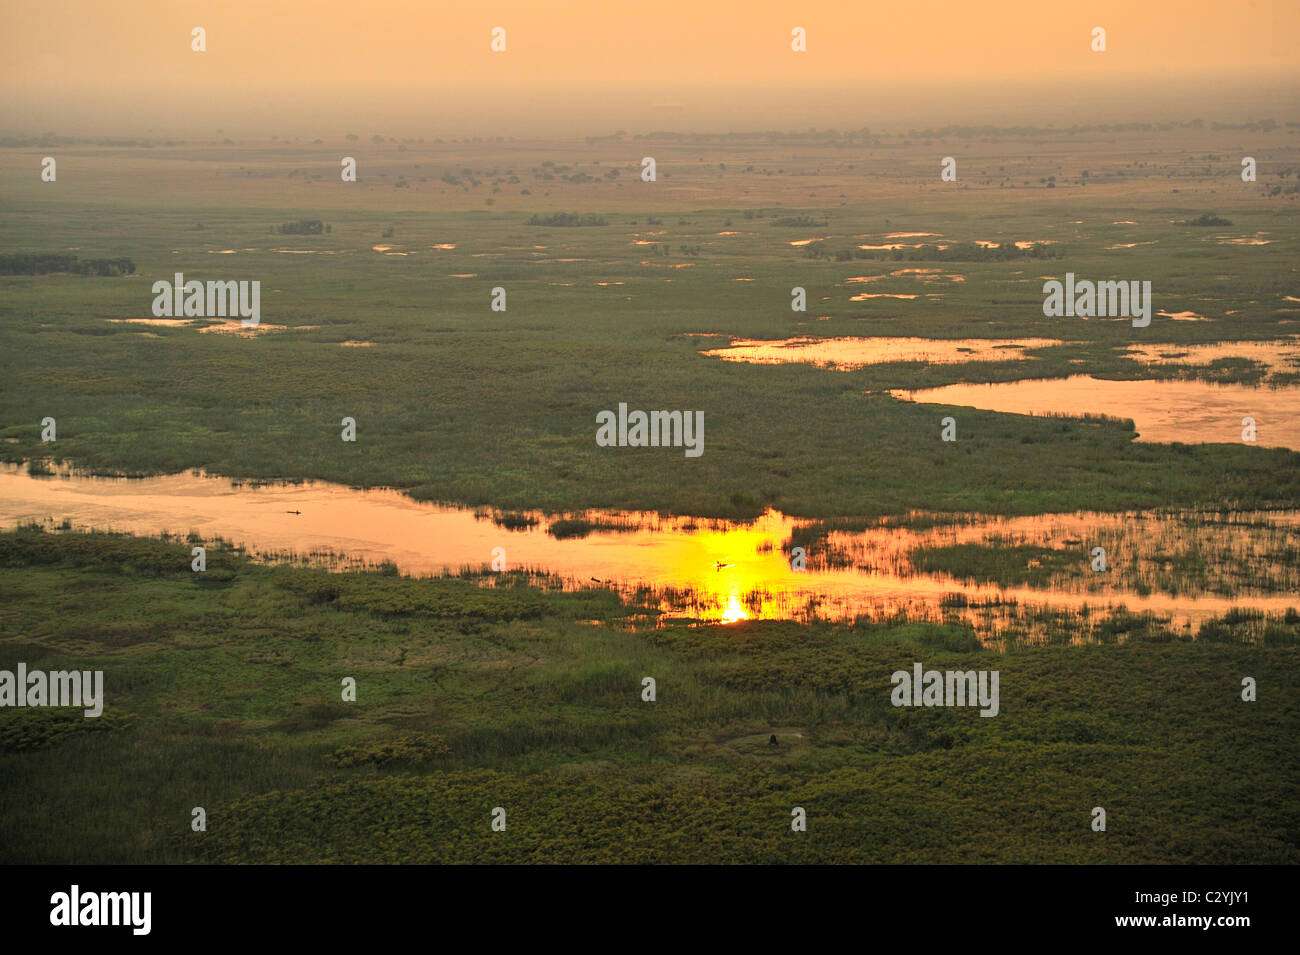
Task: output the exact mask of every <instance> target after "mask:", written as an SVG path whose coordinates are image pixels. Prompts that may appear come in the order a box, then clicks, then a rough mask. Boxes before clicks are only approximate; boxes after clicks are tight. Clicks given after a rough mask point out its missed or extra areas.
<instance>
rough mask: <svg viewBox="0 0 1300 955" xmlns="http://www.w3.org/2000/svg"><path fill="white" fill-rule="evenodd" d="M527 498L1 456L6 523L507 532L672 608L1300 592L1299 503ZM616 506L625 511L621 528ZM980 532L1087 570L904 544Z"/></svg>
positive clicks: (565, 577) (273, 534) (550, 565)
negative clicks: (943, 565) (981, 508)
mask: <svg viewBox="0 0 1300 955" xmlns="http://www.w3.org/2000/svg"><path fill="white" fill-rule="evenodd" d="M532 516H534V517H536V519H537V522H538V523H537V524H536V525H534V526H530V527H526V528H523V529H520V530H507V529H506V528H505V527H504V526H501V525H499V524H497V523H496V522H494V520H493V519H492V517H493V515H491V514H490V513H488V512H485V511H481V512H477V513H476V512H474V511H471V510H467V509H460V508H453V507H446V506H439V505H434V504H427V503H421V502H418V501H414V500H412V499H410V498H409V497H406V496H405V495H403V494H401V493H399V492H397V491H391V490H368V491H358V490H352V489H349V488H345V487H341V486H338V485H332V484H322V483H312V482H306V483H301V484H287V485H263V486H254V485H239V486H236V485H234V484H232V482H231V481H229V480H226V479H222V478H216V477H208V476H202V475H196V474H190V473H184V474H175V475H169V476H164V477H154V478H146V479H143V480H128V479H120V478H118V479H114V478H89V477H76V476H68V475H61V476H56V477H32V476H30V475H29V474H28V473H27V471H26V470H25V469H22V468H20V467H17V466H14V465H4V466H3V467H0V524H2V525H3V526H6V527H12V526H14V525H16V524H23V523H29V522H39V523H42V524H44V525H46V526H47V527H57V526H59V525H61V524H62V522H64V521H65V520H66V521H67V522H68V523H69V524H70V525H71V526H72V527H73V528H76V529H88V528H92V529H102V530H115V531H123V532H130V533H134V534H139V535H158V534H162V533H170V534H173V535H182V536H183V535H186V534H188V533H190V532H191V531H192V532H194V533H197V534H198V535H199V536H200V537H201V538H202V539H203V540H204V541H207V542H213V541H215V540H217V539H221V540H224V541H227V542H229V543H231V544H234V545H236V546H241V547H244V548H246V549H247V550H248V551H250V552H251V553H254V554H257V555H261V556H265V557H287V556H291V555H297V556H298V557H306V558H311V559H312V560H313V561H315V562H319V563H323V564H326V565H329V566H334V567H346V566H356V565H365V564H372V565H373V564H379V563H380V562H383V561H392V562H394V563H395V564H396V565H397V567H398V568H399V569H400V570H401V571H402V572H403V573H407V574H411V575H417V576H418V575H431V574H440V573H445V572H452V573H455V572H457V571H460V570H462V569H471V570H475V571H486V570H487V569H488V567H489V565H490V563H491V561H492V558H493V549H494V548H498V547H500V548H504V549H505V555H506V562H507V569H509V570H533V571H536V572H538V573H545V574H548V575H553V576H554V577H557V578H559V579H561V580H562V581H563V586H565V587H566V588H567V589H576V588H581V587H591V586H613V587H616V588H617V589H619V590H620V591H621V592H623V593H625V594H628V595H630V596H632V597H635V598H637V599H640V600H643V601H648V602H649V603H650V605H652V606H657V607H658V608H659V609H660V610H661V611H663V612H664V613H666V614H668V615H669V616H677V617H687V618H692V619H703V620H721V621H726V622H735V621H739V620H747V619H764V618H782V619H811V618H814V617H817V618H823V619H835V620H849V619H853V618H855V617H858V616H871V617H875V618H880V617H883V616H889V615H893V614H897V613H900V612H901V613H906V614H908V615H909V616H912V617H915V618H922V619H941V618H945V617H951V616H952V614H953V613H954V612H956V613H958V615H961V616H965V617H967V618H968V619H969V618H971V617H973V616H975V615H978V614H979V613H981V612H984V613H987V608H988V607H1005V606H1007V605H1010V604H1015V605H1017V606H1042V607H1049V608H1056V609H1059V610H1062V611H1069V612H1078V611H1085V612H1086V610H1087V609H1093V610H1102V609H1104V608H1106V607H1113V606H1118V605H1123V606H1125V607H1127V609H1128V610H1130V611H1133V612H1143V611H1149V612H1152V613H1158V614H1163V615H1165V616H1167V617H1168V618H1169V619H1170V620H1171V621H1172V622H1174V623H1175V624H1177V625H1180V626H1188V625H1191V624H1192V623H1195V622H1197V621H1200V620H1204V619H1206V618H1207V617H1210V616H1215V615H1220V614H1223V613H1225V612H1226V611H1227V610H1229V609H1231V608H1233V607H1249V608H1254V609H1260V610H1264V611H1267V612H1269V613H1273V614H1280V613H1282V612H1283V611H1285V610H1286V609H1287V608H1288V607H1292V606H1300V598H1298V597H1297V596H1296V595H1297V592H1298V591H1300V587H1297V583H1298V582H1300V568H1298V567H1297V566H1296V562H1295V561H1294V560H1293V559H1291V558H1288V557H1287V556H1286V555H1287V554H1290V555H1294V553H1295V552H1296V548H1297V547H1298V546H1300V512H1296V511H1289V512H1281V513H1276V514H1247V515H1240V516H1239V518H1238V519H1237V520H1236V521H1235V522H1232V523H1227V524H1225V523H1223V522H1222V521H1220V520H1217V519H1209V518H1202V517H1197V516H1188V515H1158V514H1145V515H1090V514H1076V515H1070V514H1065V515H1059V514H1058V515H1042V516H1037V517H1021V518H992V517H983V516H978V515H966V516H963V515H949V516H948V521H949V522H948V523H940V524H938V525H937V526H936V525H933V524H931V523H927V522H925V521H922V522H920V523H917V524H915V526H893V525H891V524H882V523H878V524H875V525H873V526H867V527H865V529H852V530H829V531H828V530H826V529H823V528H821V527H820V525H811V524H810V522H808V521H803V520H796V519H793V518H790V517H788V516H786V515H783V514H780V513H779V512H776V511H769V512H767V513H766V514H765V515H763V516H762V517H761V518H759V519H758V520H755V521H753V522H750V523H732V522H726V521H706V520H702V519H698V518H690V517H663V516H659V515H655V514H640V513H623V514H612V513H606V512H589V513H588V514H586V515H584V516H585V517H587V518H588V519H591V520H597V519H598V520H599V521H600V522H602V523H603V524H604V525H606V527H605V528H603V529H601V530H598V531H595V532H593V533H590V534H589V535H588V536H586V537H565V538H562V539H557V538H556V537H555V536H553V535H551V534H549V533H547V529H548V528H549V527H550V526H551V524H552V523H553V522H554V518H548V517H546V516H545V515H541V514H536V515H532ZM569 516H570V518H572V517H574V516H575V515H569ZM954 520H955V521H956V522H955V523H952V521H954ZM616 524H621V525H622V527H623V528H624V529H622V530H615V529H609V526H610V525H616ZM1126 534H1127V535H1128V536H1125V535H1126ZM1099 540H1100V541H1102V542H1103V544H1104V545H1105V546H1107V547H1108V550H1109V552H1110V553H1111V554H1112V558H1111V560H1112V562H1113V563H1115V565H1116V572H1115V573H1113V574H1111V575H1107V576H1104V577H1098V576H1096V575H1090V574H1087V573H1085V572H1084V571H1085V570H1086V562H1087V553H1088V549H1089V547H1090V546H1092V544H1094V543H1095V542H1096V541H1099ZM971 541H975V542H985V543H991V544H993V545H995V546H1002V544H1004V543H1021V542H1031V543H1037V544H1041V545H1045V546H1050V547H1053V548H1058V549H1059V548H1068V549H1070V552H1071V553H1076V552H1077V555H1078V561H1077V562H1073V561H1072V562H1070V566H1077V568H1078V569H1079V572H1078V573H1077V574H1061V575H1058V576H1057V577H1055V578H1053V579H1052V580H1050V581H1048V582H1047V583H1046V584H1045V585H1042V586H1035V587H1030V586H1014V587H998V586H995V585H993V584H989V583H981V582H977V581H969V580H959V579H956V578H954V577H952V576H949V575H946V574H937V573H919V572H918V571H917V570H916V569H915V568H914V567H913V566H912V563H911V560H910V557H909V555H910V554H911V553H912V552H913V551H914V550H915V549H916V548H918V547H933V546H943V545H946V544H950V543H961V542H971ZM801 545H802V546H805V548H806V560H807V565H806V569H803V570H800V569H797V567H792V560H791V558H792V548H793V547H794V546H801ZM1144 548H1145V551H1144ZM1180 550H1183V551H1197V552H1200V551H1203V552H1206V553H1213V554H1222V555H1224V561H1225V566H1227V565H1232V566H1237V565H1240V566H1241V567H1244V568H1245V572H1243V573H1242V574H1241V575H1239V576H1237V577H1231V576H1230V575H1228V579H1229V580H1230V582H1231V586H1229V587H1227V588H1226V589H1225V588H1224V587H1222V586H1219V585H1218V583H1216V582H1221V581H1222V580H1223V579H1225V574H1224V573H1223V572H1222V570H1218V571H1216V570H1215V568H1214V567H1213V566H1211V567H1210V568H1209V570H1210V573H1209V575H1208V576H1207V577H1205V578H1204V579H1201V578H1198V577H1197V576H1196V575H1195V574H1182V575H1178V574H1175V575H1174V576H1173V577H1172V578H1171V579H1172V580H1173V582H1174V583H1173V585H1172V586H1166V585H1165V584H1164V583H1162V578H1161V576H1160V575H1161V570H1160V567H1161V565H1162V562H1163V561H1164V560H1165V558H1164V556H1163V555H1164V554H1165V552H1168V553H1171V554H1172V553H1175V552H1179V551H1180ZM1126 555H1127V556H1126ZM1144 560H1145V561H1146V562H1147V563H1146V564H1143V563H1142V561H1144ZM1126 568H1127V569H1126ZM1162 587H1163V588H1164V589H1165V590H1168V591H1170V592H1161V588H1162ZM954 595H957V596H958V597H959V599H957V600H954ZM954 607H958V608H968V609H966V610H959V611H954ZM980 608H984V610H983V611H981V609H980Z"/></svg>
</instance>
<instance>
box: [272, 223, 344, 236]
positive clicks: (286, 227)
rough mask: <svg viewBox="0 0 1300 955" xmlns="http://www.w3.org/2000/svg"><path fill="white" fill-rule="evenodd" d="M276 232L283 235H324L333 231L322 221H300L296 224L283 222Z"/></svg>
mask: <svg viewBox="0 0 1300 955" xmlns="http://www.w3.org/2000/svg"><path fill="white" fill-rule="evenodd" d="M275 231H276V232H278V233H280V234H281V235H324V234H325V233H326V232H331V231H333V229H332V227H331V226H328V225H326V224H325V223H324V222H322V221H321V220H320V219H299V220H297V221H296V222H282V223H280V225H279V226H277V227H276V230H275Z"/></svg>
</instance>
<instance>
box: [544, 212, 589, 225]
mask: <svg viewBox="0 0 1300 955" xmlns="http://www.w3.org/2000/svg"><path fill="white" fill-rule="evenodd" d="M528 224H529V225H553V226H576V225H581V226H597V225H608V224H609V223H608V222H607V221H606V220H605V217H604V216H598V215H578V214H577V213H576V212H557V213H555V214H554V215H548V216H547V215H533V216H532V217H530V218H529V220H528Z"/></svg>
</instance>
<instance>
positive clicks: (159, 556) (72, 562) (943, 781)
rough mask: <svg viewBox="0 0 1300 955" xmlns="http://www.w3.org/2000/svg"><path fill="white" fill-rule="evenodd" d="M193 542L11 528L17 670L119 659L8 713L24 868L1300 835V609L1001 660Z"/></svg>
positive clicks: (1098, 845)
mask: <svg viewBox="0 0 1300 955" xmlns="http://www.w3.org/2000/svg"><path fill="white" fill-rule="evenodd" d="M188 560H189V553H188V549H187V546H186V545H184V544H182V543H181V542H179V541H177V540H170V541H168V540H136V539H132V538H124V537H114V536H105V535H79V534H47V533H40V532H38V531H34V530H30V529H27V530H21V531H18V532H11V533H7V534H3V535H0V589H3V591H4V593H5V594H6V614H5V615H4V616H3V617H2V618H0V668H7V669H11V670H12V669H13V668H14V667H16V665H17V663H18V662H19V661H22V662H25V663H27V664H28V666H29V667H40V668H42V669H63V668H71V667H76V668H82V669H87V668H89V669H102V670H103V671H104V686H105V691H104V692H105V710H104V714H105V715H104V716H103V717H101V718H100V719H98V720H94V719H84V718H82V717H80V715H77V716H75V717H72V716H70V715H69V714H68V713H67V712H65V711H61V710H39V711H38V710H28V711H26V712H25V713H23V714H21V716H20V718H19V719H14V716H15V714H13V713H6V714H5V716H4V718H3V720H0V727H3V732H2V733H0V776H3V778H4V779H5V780H6V782H7V785H6V786H4V787H2V788H0V861H3V862H5V863H14V862H49V863H67V862H73V861H75V862H83V863H131V862H185V861H195V862H204V861H210V862H286V863H297V862H321V861H328V862H434V861H440V862H484V861H495V862H648V861H673V862H720V861H730V862H836V863H843V862H977V861H995V862H1087V863H1115V862H1129V863H1157V862H1228V863H1246V862H1277V863H1291V864H1294V863H1295V862H1297V861H1300V839H1298V838H1297V833H1300V799H1298V798H1297V795H1296V793H1297V785H1296V784H1297V781H1298V780H1297V768H1296V763H1295V761H1294V760H1293V759H1290V758H1289V755H1288V754H1289V751H1288V749H1287V746H1288V745H1289V744H1285V743H1283V742H1281V741H1285V740H1291V739H1294V738H1295V735H1296V733H1297V732H1300V708H1298V707H1297V706H1296V705H1295V700H1296V699H1297V691H1300V666H1297V664H1300V656H1298V654H1300V650H1297V648H1296V646H1295V641H1294V635H1295V632H1296V631H1297V630H1300V617H1297V618H1296V619H1295V620H1294V621H1292V623H1291V624H1289V625H1288V626H1289V628H1290V629H1289V632H1290V633H1291V634H1292V640H1291V642H1290V643H1287V644H1285V645H1274V644H1271V643H1268V642H1263V643H1259V644H1256V643H1248V642H1241V641H1240V640H1238V639H1231V638H1230V637H1229V639H1228V642H1203V643H1190V642H1188V641H1186V640H1184V639H1177V638H1175V637H1174V636H1173V635H1172V634H1170V633H1168V632H1167V631H1163V630H1161V628H1159V627H1157V626H1152V625H1150V624H1140V623H1139V622H1137V621H1136V620H1133V621H1128V622H1126V621H1125V619H1124V618H1123V617H1122V616H1120V617H1117V618H1116V621H1115V624H1116V625H1115V626H1114V627H1112V628H1110V630H1109V636H1101V637H1100V640H1101V642H1092V643H1089V644H1087V645H1082V646H1069V645H1066V642H1065V641H1064V640H1062V642H1061V644H1059V645H1055V646H1045V647H1031V646H1027V645H1026V646H1020V645H1012V646H1008V648H1007V650H1006V652H1005V653H997V652H993V651H989V650H982V649H980V642H979V640H978V639H976V637H975V634H974V632H973V631H972V630H971V628H970V627H969V626H966V625H963V624H960V623H953V622H950V623H942V624H940V623H924V622H908V621H906V620H905V619H901V618H900V619H899V620H896V621H888V622H879V623H871V622H868V621H862V622H859V623H857V624H852V625H847V624H846V625H830V624H818V625H801V624H795V623H781V622H760V623H748V624H740V625H732V626H722V625H712V626H698V627H692V626H683V625H672V626H665V627H661V628H658V629H656V628H655V627H654V625H653V623H635V622H634V621H635V620H637V619H638V617H637V615H639V614H641V613H643V612H644V611H643V609H642V608H637V607H633V606H629V605H625V604H622V603H620V602H619V601H618V599H617V598H616V597H615V596H614V595H613V594H612V593H611V592H610V591H607V590H599V589H594V590H585V591H579V592H574V593H561V592H557V591H554V590H539V589H536V588H534V587H532V586H530V585H529V584H528V582H527V580H526V578H524V577H522V576H518V575H511V574H506V575H500V576H495V577H494V576H489V577H486V578H477V579H456V578H440V579H431V580H420V581H413V580H405V579H401V578H398V579H393V578H388V577H383V576H381V575H377V574H361V573H344V574H337V575H326V574H324V573H322V572H320V571H317V570H311V569H306V568H301V567H291V566H267V565H263V564H255V563H252V562H250V561H248V560H245V559H243V558H242V557H239V556H238V555H235V554H231V553H229V552H226V551H222V550H219V549H216V548H215V547H214V549H211V550H209V555H208V560H209V566H212V565H213V564H214V563H216V564H219V565H220V566H222V567H226V568H228V569H229V570H231V571H232V579H231V580H230V581H229V582H228V583H227V584H226V585H223V586H221V587H216V588H213V587H206V586H199V585H198V583H197V578H198V577H199V576H200V575H197V574H194V573H192V572H191V571H190V570H189V569H188V567H189V565H188ZM330 582H332V586H327V584H329V583H330ZM394 588H396V589H394ZM399 597H400V599H399ZM521 608H529V609H528V612H527V613H526V614H523V615H521V614H520V610H521ZM593 619H601V620H604V621H606V624H605V625H601V626H592V625H590V623H589V621H591V620H593ZM128 620H129V621H131V626H132V627H134V628H135V629H134V631H133V632H132V634H131V639H127V640H123V639H122V636H123V631H122V630H120V629H119V628H120V627H121V626H123V624H122V623H121V622H122V621H128ZM1248 622H1249V621H1246V620H1241V619H1236V618H1233V619H1225V620H1223V621H1220V622H1219V623H1218V624H1216V626H1218V627H1220V628H1221V629H1223V630H1224V632H1225V633H1226V634H1229V635H1231V634H1232V633H1234V632H1235V629H1236V628H1237V627H1239V626H1244V625H1245V624H1246V623H1248ZM1281 625H1282V624H1279V626H1281ZM917 660H920V661H923V662H924V664H925V665H926V666H927V667H929V668H935V669H958V668H960V669H997V670H999V671H1000V674H1001V712H1000V714H999V716H998V717H997V718H995V719H984V718H981V717H980V716H979V715H978V713H977V712H976V711H975V710H973V709H943V708H895V707H893V706H891V705H890V702H889V694H890V679H889V678H890V674H891V673H892V672H893V671H894V670H897V669H910V667H911V665H912V663H913V662H914V661H917ZM1243 674H1249V675H1251V676H1253V677H1255V678H1256V679H1257V680H1258V681H1259V685H1260V687H1261V693H1260V698H1259V702H1257V703H1251V704H1247V703H1243V702H1242V701H1241V699H1240V678H1241V676H1242V675H1243ZM647 675H652V676H654V677H655V678H656V680H657V683H658V688H657V695H658V700H657V702H654V703H644V702H642V701H641V699H640V693H641V679H642V677H644V676H647ZM345 676H351V677H354V678H355V679H356V681H357V702H355V703H344V702H341V699H340V681H341V679H342V678H343V677H345ZM773 734H775V735H776V737H777V740H778V745H777V746H775V747H773V746H771V745H769V742H768V738H769V736H770V735H773ZM73 780H75V781H79V782H77V783H76V784H73V783H72V782H70V781H73ZM92 787H93V792H94V793H95V796H94V798H93V799H90V798H87V792H88V791H90V790H91V789H92ZM1095 805H1103V806H1105V807H1106V809H1107V813H1108V816H1109V819H1108V822H1109V827H1108V832H1107V834H1106V836H1105V838H1099V837H1097V835H1096V834H1095V833H1092V832H1091V831H1090V829H1089V827H1088V824H1089V821H1090V813H1091V810H1092V807H1093V806H1095ZM194 806H203V807H204V808H205V809H206V810H207V813H208V831H207V832H205V833H194V832H192V831H191V830H190V827H189V823H190V810H191V808H193V807H194ZM495 806H503V807H505V808H506V810H507V813H508V834H509V838H500V837H499V834H494V833H492V832H491V831H490V828H489V821H490V813H491V811H492V809H493V807H495ZM794 806H803V807H804V808H805V809H806V810H807V812H808V819H809V824H808V832H807V833H806V834H802V835H797V834H794V833H792V832H791V831H790V826H789V821H790V810H791V808H792V807H794ZM55 832H57V833H58V838H52V837H51V833H55Z"/></svg>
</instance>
